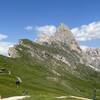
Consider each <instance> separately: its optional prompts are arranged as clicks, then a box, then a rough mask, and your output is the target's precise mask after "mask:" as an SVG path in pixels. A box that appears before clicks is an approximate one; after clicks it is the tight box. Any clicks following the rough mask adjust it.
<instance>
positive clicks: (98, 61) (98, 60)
mask: <svg viewBox="0 0 100 100" xmlns="http://www.w3.org/2000/svg"><path fill="white" fill-rule="evenodd" d="M83 53H84V57H85V60H86V61H87V62H88V64H90V65H92V66H94V67H95V68H97V69H99V70H100V48H87V49H85V50H83Z"/></svg>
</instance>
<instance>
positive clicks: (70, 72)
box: [0, 40, 100, 100]
mask: <svg viewBox="0 0 100 100" xmlns="http://www.w3.org/2000/svg"><path fill="white" fill-rule="evenodd" d="M25 41H26V40H25ZM25 41H24V42H25ZM27 43H28V44H27ZM26 45H28V46H29V45H30V46H31V48H32V49H33V48H34V50H36V51H37V50H39V51H40V52H39V51H38V53H39V54H38V55H39V56H41V54H40V53H41V52H42V51H44V50H45V51H47V52H48V53H49V57H47V58H48V59H47V58H43V59H41V58H42V56H41V58H40V59H39V58H38V57H34V56H31V54H30V52H28V51H29V47H27V46H25V45H22V44H20V45H18V46H17V48H16V49H17V50H18V52H19V54H20V57H18V58H9V57H4V56H0V68H4V69H5V70H6V71H4V72H3V73H0V95H1V96H2V97H9V96H15V95H22V94H23V91H24V90H27V91H28V94H29V95H30V96H31V98H29V99H26V100H58V99H55V98H54V97H57V96H63V95H66V96H67V95H74V96H81V97H87V98H92V95H93V89H94V88H96V89H97V100H100V91H99V90H100V73H98V72H95V71H94V70H92V69H91V68H89V67H88V66H85V65H84V64H80V63H79V64H76V68H75V69H71V67H72V66H69V65H67V64H65V63H64V62H62V61H59V60H57V59H55V58H53V57H52V56H51V55H50V54H51V53H52V54H55V53H57V54H59V53H62V55H64V52H65V51H63V50H59V49H55V48H54V49H53V48H51V47H45V46H42V45H39V44H37V43H32V42H31V41H28V40H27V42H26ZM19 48H21V51H20V49H19ZM35 53H36V52H35ZM71 54H72V53H68V52H65V55H66V57H67V58H68V57H69V58H68V59H69V61H70V59H71V58H73V55H74V56H75V55H76V54H72V55H71ZM71 56H72V57H71ZM76 58H77V57H75V58H73V59H71V60H73V61H72V63H74V60H78V58H77V59H76ZM9 71H10V72H11V74H9V73H8V72H9ZM16 77H20V78H21V79H22V83H21V85H20V86H19V88H16V85H15V81H16ZM64 100H75V99H64Z"/></svg>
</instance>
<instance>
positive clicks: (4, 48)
mask: <svg viewBox="0 0 100 100" xmlns="http://www.w3.org/2000/svg"><path fill="white" fill-rule="evenodd" d="M6 38H8V36H7V35H4V34H0V54H1V55H5V56H7V55H8V49H9V47H11V46H12V43H9V42H5V41H4V39H6Z"/></svg>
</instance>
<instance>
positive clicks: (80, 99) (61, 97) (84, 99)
mask: <svg viewBox="0 0 100 100" xmlns="http://www.w3.org/2000/svg"><path fill="white" fill-rule="evenodd" d="M56 98H58V99H64V98H75V99H79V100H92V99H88V98H83V97H77V96H60V97H56Z"/></svg>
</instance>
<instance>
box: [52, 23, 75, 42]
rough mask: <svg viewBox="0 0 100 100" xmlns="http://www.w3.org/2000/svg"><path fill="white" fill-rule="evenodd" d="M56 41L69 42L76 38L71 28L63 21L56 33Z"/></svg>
mask: <svg viewBox="0 0 100 100" xmlns="http://www.w3.org/2000/svg"><path fill="white" fill-rule="evenodd" d="M54 37H55V40H56V41H60V42H64V43H69V42H71V41H73V40H75V39H74V36H73V34H72V32H71V31H70V29H69V28H68V27H67V26H65V25H64V24H63V23H61V24H60V25H59V26H58V27H57V30H56V33H55V35H54Z"/></svg>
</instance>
